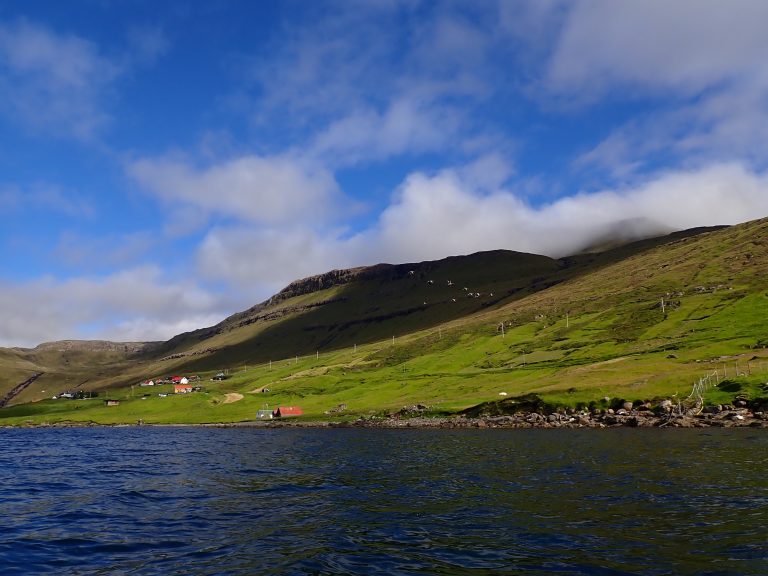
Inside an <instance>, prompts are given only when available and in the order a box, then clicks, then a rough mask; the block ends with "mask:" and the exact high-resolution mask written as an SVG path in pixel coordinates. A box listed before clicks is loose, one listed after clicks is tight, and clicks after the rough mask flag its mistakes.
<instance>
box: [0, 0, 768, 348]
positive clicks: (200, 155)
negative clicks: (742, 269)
mask: <svg viewBox="0 0 768 576" xmlns="http://www.w3.org/2000/svg"><path fill="white" fill-rule="evenodd" d="M142 2H143V0H139V2H138V4H142ZM276 11H277V12H276V13H273V12H270V11H267V10H265V9H264V7H260V6H255V5H253V4H251V3H248V2H238V1H235V2H233V3H230V4H227V5H226V6H225V5H222V6H218V5H216V6H207V7H206V8H202V7H189V8H188V9H187V10H185V11H182V12H180V11H178V10H175V9H173V7H172V6H164V7H161V8H158V9H157V11H156V18H155V21H153V22H151V23H150V22H147V21H146V20H144V19H143V18H142V17H141V16H140V14H139V12H135V11H133V10H132V9H130V8H129V7H127V6H113V7H109V6H101V7H99V8H98V9H94V10H93V11H91V12H89V13H88V14H87V16H88V17H87V18H85V16H86V14H85V13H83V14H81V16H84V17H83V18H80V19H79V20H78V22H79V24H77V25H75V24H73V23H72V21H71V20H69V19H65V18H62V17H61V16H60V15H57V14H54V13H53V12H50V13H48V12H46V11H44V10H37V11H35V10H33V9H32V8H30V7H29V5H27V4H25V3H21V2H19V3H13V2H12V3H11V5H10V7H9V8H8V11H7V12H6V13H5V15H4V16H2V15H0V97H2V98H3V100H4V102H6V104H7V105H6V106H5V107H4V108H3V110H2V112H0V130H2V131H3V133H4V134H6V141H7V142H8V146H7V147H6V152H7V153H6V155H5V159H4V160H3V162H4V164H3V166H4V167H5V170H4V176H3V179H2V181H0V210H2V212H3V213H4V215H5V219H6V220H5V224H6V226H5V227H4V229H3V231H2V232H0V244H2V245H3V251H4V254H6V255H7V256H6V259H5V262H2V263H0V271H2V275H0V278H2V280H0V311H2V314H3V318H4V320H5V321H4V323H3V325H2V326H0V345H2V344H6V345H15V344H18V345H33V344H35V343H37V342H40V341H43V340H52V339H57V338H71V337H81V338H110V339H118V340H120V339H126V340H128V339H129V340H146V339H160V338H167V337H170V336H172V335H174V334H175V333H177V332H179V331H181V330H186V329H191V328H196V327H199V326H201V325H206V324H211V323H214V322H215V321H217V320H219V319H221V318H222V317H223V316H225V315H227V314H229V313H232V312H234V311H236V310H238V309H240V308H243V307H247V306H250V305H252V304H254V303H255V302H256V301H259V300H261V299H263V298H266V297H268V296H269V295H270V294H271V293H273V292H274V291H275V290H278V289H280V288H281V287H282V286H284V285H285V284H287V283H288V282H290V281H292V280H294V279H296V278H299V277H303V276H307V275H311V274H316V273H320V272H323V271H326V270H329V269H333V268H343V267H349V266H359V265H366V264H374V263H377V262H405V261H419V260H425V259H437V258H442V257H445V256H449V255H454V254H465V253H471V252H475V251H480V250H493V249H499V248H504V249H509V250H518V251H525V252H534V253H541V254H547V255H550V256H563V255H567V254H571V253H575V252H578V251H579V250H582V249H584V248H586V247H589V246H592V245H594V244H595V243H602V242H604V241H606V238H607V235H611V234H617V233H618V234H621V235H622V236H624V237H625V238H626V239H630V238H631V237H642V236H647V235H653V234H658V233H663V232H666V231H670V230H680V229H685V228H691V227H696V226H707V225H718V224H735V223H738V222H743V221H746V220H750V219H754V218H760V217H763V216H766V215H768V155H767V154H766V152H765V151H764V147H763V146H762V143H763V142H764V141H765V139H766V135H768V61H766V60H765V58H763V57H762V55H763V54H764V53H765V50H762V49H761V48H768V36H766V35H765V34H764V33H763V30H762V28H761V25H762V23H763V22H765V20H766V17H767V16H768V8H766V5H765V3H764V2H758V1H748V0H733V1H732V2H728V3H723V2H716V1H709V0H704V1H701V0H681V1H678V2H675V3H669V2H660V1H659V2H656V1H650V2H616V1H613V0H585V1H583V2H569V1H565V0H563V1H560V0H552V1H546V2H544V1H542V2H525V1H517V0H500V1H499V2H483V3H474V2H463V1H459V2H449V3H439V4H435V3H426V2H419V1H417V2H370V3H362V4H357V3H346V2H336V1H335V0H328V1H326V2H321V3H311V4H309V5H308V4H302V6H301V10H292V9H289V7H280V8H276ZM201 37H202V38H206V40H207V41H206V42H204V43H200V42H199V41H197V40H193V38H196V39H199V38H201ZM649 39H650V40H649ZM193 63H194V65H192V64H193Z"/></svg>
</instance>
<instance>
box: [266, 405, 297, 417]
mask: <svg viewBox="0 0 768 576" xmlns="http://www.w3.org/2000/svg"><path fill="white" fill-rule="evenodd" d="M302 414H304V412H302V411H301V408H299V407H298V406H278V407H277V408H276V409H275V410H274V411H273V412H272V415H273V416H274V417H275V418H285V417H286V416H301V415H302Z"/></svg>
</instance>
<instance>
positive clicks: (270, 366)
mask: <svg viewBox="0 0 768 576" xmlns="http://www.w3.org/2000/svg"><path fill="white" fill-rule="evenodd" d="M269 369H270V371H271V370H272V360H270V361H269Z"/></svg>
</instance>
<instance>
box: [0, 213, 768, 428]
mask: <svg viewBox="0 0 768 576" xmlns="http://www.w3.org/2000/svg"><path fill="white" fill-rule="evenodd" d="M767 231H768V220H766V219H764V220H758V221H755V222H750V223H746V224H743V225H739V226H733V227H728V228H725V227H713V228H698V229H694V230H688V231H683V232H676V233H673V234H670V235H666V236H662V237H657V238H651V239H645V240H638V241H634V242H631V243H628V244H622V245H620V246H616V247H613V248H611V249H608V250H604V251H601V252H590V253H581V254H577V255H574V256H570V257H566V258H560V259H553V258H548V257H545V256H538V255H534V254H524V253H518V252H510V251H505V250H496V251H490V252H481V253H477V254H471V255H467V256H456V257H451V258H446V259H443V260H438V261H429V262H419V263H409V264H396V265H391V264H378V265H374V266H370V267H361V268H355V269H350V270H335V271H331V272H328V273H326V274H321V275H318V276H313V277H310V278H305V279H302V280H297V281H295V282H293V283H291V284H290V285H288V286H287V287H286V288H285V289H283V290H282V291H280V292H279V293H278V294H276V295H274V296H273V297H271V298H270V299H268V300H266V301H264V302H262V303H261V304H258V305H256V306H254V307H252V308H250V309H248V310H245V311H243V312H240V313H237V314H234V315H232V316H230V317H229V318H227V319H225V320H223V321H222V322H220V323H219V324H217V325H215V326H211V327H208V328H201V329H200V330H196V331H193V332H188V333H184V334H180V335H178V336H176V337H174V338H172V339H170V340H169V341H167V342H164V343H148V344H143V343H124V344H111V343H75V342H64V343H49V344H46V345H41V346H39V347H37V348H36V349H33V350H19V349H0V367H3V368H4V370H3V374H4V376H3V379H2V381H1V382H2V386H4V387H5V389H6V390H7V389H10V388H12V387H13V386H15V385H17V384H18V383H19V382H21V381H24V380H25V379H26V378H29V377H30V376H31V375H32V374H35V373H38V372H43V373H44V375H43V376H41V377H40V378H39V379H38V380H36V381H35V382H34V383H33V384H31V385H30V386H29V388H28V389H27V390H26V391H25V392H24V393H23V394H20V395H19V396H18V398H16V399H15V402H17V403H18V402H25V401H30V400H37V399H40V398H44V397H47V396H48V395H49V394H50V392H51V391H52V390H55V391H61V390H63V389H66V388H72V387H76V386H79V387H81V388H88V389H97V390H98V389H107V388H109V389H114V390H126V386H130V385H131V384H136V383H137V382H138V381H139V380H141V379H144V378H149V377H157V376H161V375H168V374H171V373H186V374H202V375H203V376H204V377H205V376H206V375H207V374H215V373H217V372H219V371H221V370H227V372H228V373H230V372H231V373H238V374H241V375H240V376H237V377H233V378H231V379H229V380H227V381H225V383H222V384H216V386H218V387H219V388H216V389H221V390H225V389H228V390H229V391H230V392H231V393H236V394H237V395H238V396H243V397H244V398H245V399H244V400H243V401H241V402H238V403H237V404H232V406H229V405H227V407H226V408H224V407H222V408H219V407H218V406H220V405H221V406H223V404H222V403H223V400H221V401H214V399H213V398H211V399H209V401H210V402H212V404H209V405H208V406H209V408H204V406H201V407H200V410H201V412H200V416H199V418H201V419H205V418H207V417H208V416H205V415H206V414H209V409H212V408H211V407H213V406H217V408H216V410H217V412H210V414H214V413H215V414H219V416H216V417H215V418H214V417H213V416H210V417H211V418H214V419H225V420H226V419H230V418H233V419H237V418H239V416H238V414H239V412H238V410H245V409H246V408H248V410H250V409H251V408H252V407H253V403H254V402H259V401H261V400H262V397H258V398H257V397H256V396H253V395H252V394H251V392H252V391H253V390H257V389H260V388H265V387H266V388H270V389H274V390H275V391H280V392H279V393H278V394H277V395H276V396H274V397H273V398H271V400H272V401H292V400H295V401H297V402H298V401H301V402H302V404H304V405H305V406H307V407H308V408H309V411H308V412H309V413H311V412H312V408H313V406H315V407H316V409H318V410H319V409H320V408H321V407H322V406H326V408H325V409H327V408H330V407H332V403H333V402H334V401H336V400H338V402H339V404H344V405H351V406H355V402H357V406H358V410H370V409H371V408H373V407H376V406H378V407H380V408H389V407H392V406H397V405H398V404H399V405H404V404H406V403H408V402H413V401H420V402H425V403H432V404H436V405H440V406H441V407H442V408H444V409H448V410H450V409H454V408H455V409H459V408H462V409H463V408H465V407H466V406H468V405H471V404H472V402H480V401H483V400H488V395H489V394H492V393H493V394H495V393H496V392H492V391H493V390H496V391H497V392H498V390H503V391H505V392H508V393H528V392H536V393H541V394H549V395H551V397H552V398H554V399H559V401H565V400H567V401H572V402H576V401H587V400H592V399H595V398H602V397H603V396H606V395H611V394H614V393H616V391H617V390H624V389H625V388H626V390H627V391H628V392H629V391H632V392H631V393H632V394H637V395H638V396H640V397H642V396H646V395H654V394H666V393H669V391H670V390H671V391H674V389H676V388H680V387H683V386H685V387H687V386H690V382H691V379H692V378H694V376H695V375H696V374H699V373H700V372H701V371H702V370H704V365H703V364H701V361H703V360H706V361H707V362H709V361H711V360H712V359H713V358H718V357H720V356H738V355H743V354H745V350H753V352H751V354H752V355H753V356H755V357H756V358H761V355H762V352H761V351H760V350H762V348H761V346H764V345H766V343H768V335H765V334H764V328H763V326H765V325H766V324H768V305H767V303H768V299H767V298H766V296H765V294H764V291H765V286H766V280H768V254H767V253H766V250H767V249H768V248H767V247H768V234H767ZM502 326H503V329H502ZM767 361H768V360H767ZM329 362H330V363H332V364H329ZM273 364H274V365H273ZM707 367H708V365H707ZM265 370H266V371H265ZM734 370H735V368H734ZM404 375H407V378H405V377H404ZM209 386H214V385H213V384H210V385H209ZM227 386H228V387H229V388H227ZM221 387H223V388H221ZM42 390H46V392H45V393H43V392H42ZM344 391H346V392H344ZM0 392H2V390H0ZM280 394H282V395H280ZM201 398H202V397H201ZM355 398H357V399H358V400H357V401H356V400H355ZM195 401H197V400H195ZM217 402H218V403H217ZM329 403H331V405H328V404H329ZM166 405H170V403H166ZM141 406H153V404H152V403H151V402H150V403H147V402H145V403H144V404H141ZM158 409H159V408H158ZM350 409H352V408H350ZM111 414H119V412H112V413H111ZM249 414H250V412H249ZM156 417H157V418H158V421H174V418H182V416H180V415H176V416H173V417H171V416H169V415H168V414H165V415H161V414H160V413H158V415H157V416H156ZM186 417H187V418H190V417H191V416H190V415H189V414H188V415H187V416H186ZM182 419H183V418H182Z"/></svg>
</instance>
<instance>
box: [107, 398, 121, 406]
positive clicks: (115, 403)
mask: <svg viewBox="0 0 768 576" xmlns="http://www.w3.org/2000/svg"><path fill="white" fill-rule="evenodd" d="M104 406H120V400H113V399H111V398H107V399H106V400H104Z"/></svg>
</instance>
